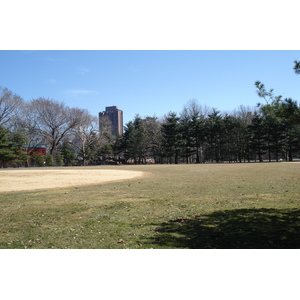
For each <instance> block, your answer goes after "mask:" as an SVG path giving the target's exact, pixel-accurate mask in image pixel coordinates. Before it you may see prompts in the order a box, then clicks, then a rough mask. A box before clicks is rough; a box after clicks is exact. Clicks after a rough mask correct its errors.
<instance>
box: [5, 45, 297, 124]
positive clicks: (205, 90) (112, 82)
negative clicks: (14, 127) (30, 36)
mask: <svg viewBox="0 0 300 300" xmlns="http://www.w3.org/2000/svg"><path fill="white" fill-rule="evenodd" d="M294 60H300V51H288V50H284V51H275V50H270V51H267V50H265V51H254V50H251V51H239V50H235V51H229V50H226V51H225V50H223V51H222V50H218V51H209V50H199V51H196V50H193V51H185V50H181V51H175V50H169V51H168V50H157V51H154V50H152V51H151V50H150V51H145V50H144V51H130V50H129V51H125V50H123V51H122V50H117V51H109V50H106V51H105V50H103V51H102V50H101V51H96V50H94V51H88V50H82V51H79V50H78V51H76V50H70V51H67V50H65V51H63V50H60V51H54V50H53V51H0V70H1V72H0V86H2V87H7V88H8V89H10V90H11V91H13V92H14V93H17V94H19V95H20V96H21V97H22V98H23V99H24V100H25V101H29V100H31V99H34V98H38V97H45V98H50V99H54V100H58V101H62V102H64V103H65V104H66V105H68V106H71V107H79V108H85V109H87V110H89V111H90V113H91V114H93V115H97V114H98V112H100V111H102V110H104V109H105V106H111V105H116V106H118V107H119V108H120V109H122V110H123V111H124V123H127V122H128V121H130V120H132V119H133V118H134V116H135V114H139V115H141V116H148V115H149V116H153V115H155V116H157V117H162V116H163V115H164V114H166V113H168V112H169V111H175V112H178V113H180V112H181V111H182V109H183V106H184V105H185V104H186V103H187V102H188V101H189V100H190V99H196V100H197V101H198V103H199V104H202V105H207V106H209V107H215V108H217V109H219V110H221V111H231V110H233V109H234V108H237V107H238V106H239V105H246V106H248V105H249V106H255V105H256V103H257V102H259V101H261V99H259V98H258V96H257V95H256V89H255V86H254V82H255V81H256V80H260V81H261V82H263V83H264V84H265V86H266V88H268V89H270V88H273V89H274V93H275V94H276V95H279V94H280V95H283V96H284V97H291V98H293V99H295V100H299V96H300V90H299V83H300V76H299V75H298V76H297V75H296V74H295V73H294V71H293V61H294Z"/></svg>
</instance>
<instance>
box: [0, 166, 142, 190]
mask: <svg viewBox="0 0 300 300" xmlns="http://www.w3.org/2000/svg"><path fill="white" fill-rule="evenodd" d="M143 176H145V173H144V172H140V171H128V170H114V169H112V170H110V169H101V168H83V167H81V168H80V167H79V168H77V167H73V168H53V169H10V170H0V193H5V192H20V191H32V190H42V189H52V188H65V187H75V186H84V185H96V184H101V183H108V182H114V181H123V180H130V179H134V178H138V177H143Z"/></svg>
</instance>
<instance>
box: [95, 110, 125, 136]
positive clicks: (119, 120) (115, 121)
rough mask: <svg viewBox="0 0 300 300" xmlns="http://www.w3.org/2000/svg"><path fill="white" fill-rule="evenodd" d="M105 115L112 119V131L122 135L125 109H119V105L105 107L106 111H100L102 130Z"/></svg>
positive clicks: (115, 134) (114, 133)
mask: <svg viewBox="0 0 300 300" xmlns="http://www.w3.org/2000/svg"><path fill="white" fill-rule="evenodd" d="M104 117H106V118H108V119H109V120H110V121H111V125H112V126H111V127H112V130H111V133H112V134H113V135H114V136H117V135H119V136H121V135H122V134H123V111H122V110H120V109H118V107H117V106H107V107H105V111H102V112H100V113H99V124H100V132H101V131H102V128H101V123H102V122H101V121H102V120H103V118H104Z"/></svg>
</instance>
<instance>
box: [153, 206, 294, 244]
mask: <svg viewBox="0 0 300 300" xmlns="http://www.w3.org/2000/svg"><path fill="white" fill-rule="evenodd" d="M152 243H154V244H157V245H160V246H163V247H166V248H190V249H296V248H300V210H299V209H290V210H287V209H265V208H261V209H237V210H223V211H217V212H213V213H211V214H206V215H198V216H195V217H194V218H192V219H176V220H170V221H169V222H165V223H162V224H160V225H159V227H157V228H156V234H155V237H154V238H153V240H152Z"/></svg>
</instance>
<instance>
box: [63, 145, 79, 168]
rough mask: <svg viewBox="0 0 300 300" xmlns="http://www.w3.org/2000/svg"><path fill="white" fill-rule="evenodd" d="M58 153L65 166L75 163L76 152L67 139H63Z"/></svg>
mask: <svg viewBox="0 0 300 300" xmlns="http://www.w3.org/2000/svg"><path fill="white" fill-rule="evenodd" d="M60 154H61V155H62V157H63V158H62V159H63V163H64V165H65V166H73V165H76V154H75V152H74V150H73V148H72V147H71V145H70V143H69V142H68V141H64V142H63V144H62V146H61V148H60Z"/></svg>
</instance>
